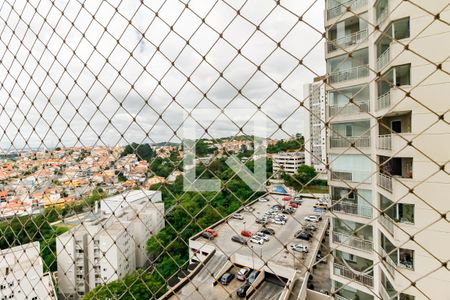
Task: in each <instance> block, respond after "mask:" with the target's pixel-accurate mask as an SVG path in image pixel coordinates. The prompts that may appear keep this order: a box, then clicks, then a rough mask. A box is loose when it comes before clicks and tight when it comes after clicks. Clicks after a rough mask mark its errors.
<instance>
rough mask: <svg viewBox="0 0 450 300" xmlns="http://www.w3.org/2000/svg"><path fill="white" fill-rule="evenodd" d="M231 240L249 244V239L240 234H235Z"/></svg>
mask: <svg viewBox="0 0 450 300" xmlns="http://www.w3.org/2000/svg"><path fill="white" fill-rule="evenodd" d="M231 240H232V241H233V242H236V243H239V244H242V245H245V244H247V240H246V239H244V238H243V237H242V236H240V235H233V236H232V237H231Z"/></svg>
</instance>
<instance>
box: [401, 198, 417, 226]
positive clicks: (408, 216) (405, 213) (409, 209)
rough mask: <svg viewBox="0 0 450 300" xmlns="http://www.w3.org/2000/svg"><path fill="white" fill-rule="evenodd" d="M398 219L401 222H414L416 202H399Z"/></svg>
mask: <svg viewBox="0 0 450 300" xmlns="http://www.w3.org/2000/svg"><path fill="white" fill-rule="evenodd" d="M398 221H399V222H400V223H407V224H414V204H406V203H399V204H398Z"/></svg>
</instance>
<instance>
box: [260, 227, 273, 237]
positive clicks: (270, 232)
mask: <svg viewBox="0 0 450 300" xmlns="http://www.w3.org/2000/svg"><path fill="white" fill-rule="evenodd" d="M259 232H262V233H265V234H268V235H274V234H275V230H273V229H272V228H262V229H261V230H260V231H259Z"/></svg>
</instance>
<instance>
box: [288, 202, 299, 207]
mask: <svg viewBox="0 0 450 300" xmlns="http://www.w3.org/2000/svg"><path fill="white" fill-rule="evenodd" d="M289 206H290V207H293V208H298V204H297V203H289Z"/></svg>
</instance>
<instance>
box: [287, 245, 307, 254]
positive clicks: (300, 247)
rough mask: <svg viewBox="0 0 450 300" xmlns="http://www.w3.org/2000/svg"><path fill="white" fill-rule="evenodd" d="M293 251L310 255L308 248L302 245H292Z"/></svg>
mask: <svg viewBox="0 0 450 300" xmlns="http://www.w3.org/2000/svg"><path fill="white" fill-rule="evenodd" d="M291 249H292V251H296V252H303V253H308V246H306V245H302V244H293V245H291Z"/></svg>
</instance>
